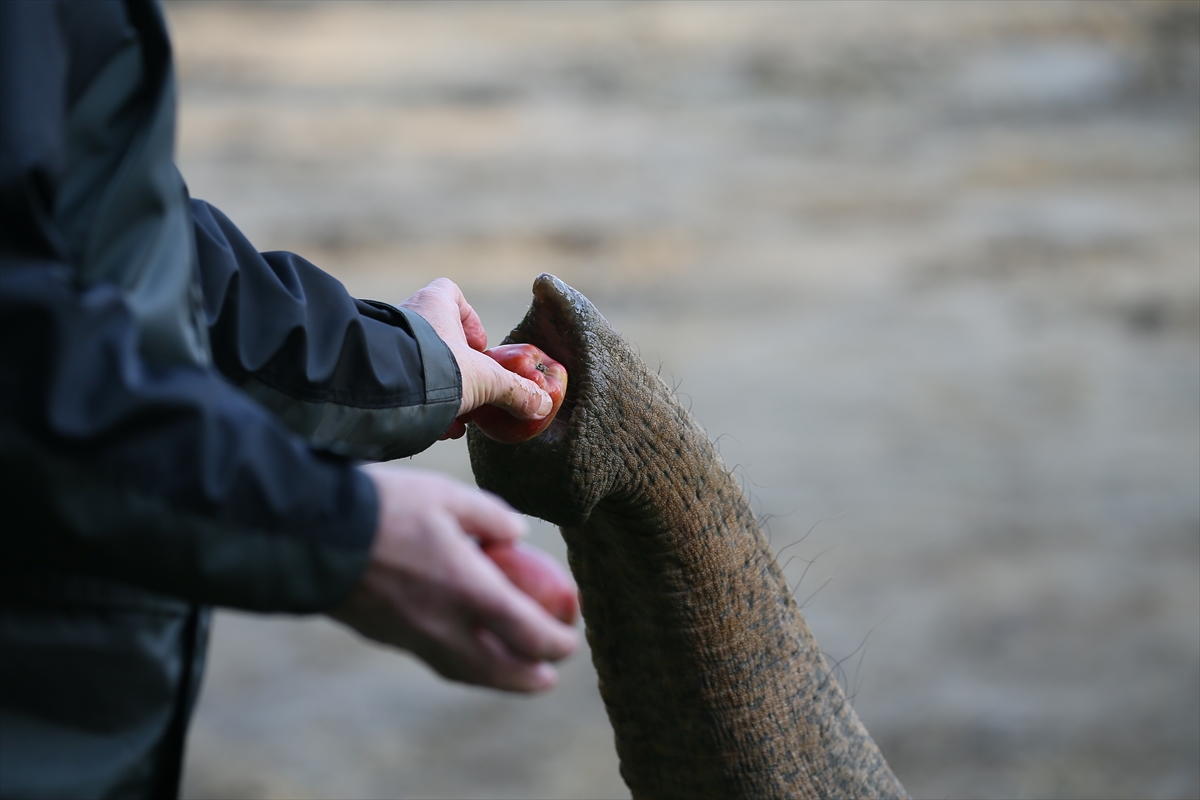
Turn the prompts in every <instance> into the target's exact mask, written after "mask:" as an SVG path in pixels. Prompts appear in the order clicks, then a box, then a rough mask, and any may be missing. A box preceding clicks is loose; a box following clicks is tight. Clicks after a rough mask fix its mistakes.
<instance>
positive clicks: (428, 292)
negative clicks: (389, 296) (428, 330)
mask: <svg viewBox="0 0 1200 800" xmlns="http://www.w3.org/2000/svg"><path fill="white" fill-rule="evenodd" d="M400 305H401V306H403V307H404V308H407V309H410V310H412V311H415V312H417V313H418V314H420V315H421V316H422V317H424V318H425V321H426V322H428V323H429V324H430V326H432V327H433V329H434V330H435V331H436V332H437V334H438V336H440V337H441V338H442V340H443V341H444V342H446V344H448V345H449V346H450V347H451V349H453V348H454V346H455V345H456V344H459V343H462V342H465V343H466V344H467V346H468V347H470V348H471V349H472V350H478V351H483V350H485V349H486V348H487V332H486V331H484V329H483V323H482V322H481V321H480V319H479V315H478V314H476V313H475V309H474V308H472V307H471V304H470V303H468V302H467V299H466V298H465V297H464V296H463V293H462V290H461V289H459V288H458V285H457V284H456V283H454V281H452V280H450V279H449V278H438V279H437V280H434V281H431V282H430V283H429V284H428V285H426V286H425V287H424V288H422V289H419V290H418V291H416V292H414V293H413V296H412V297H410V298H408V299H407V300H405V301H404V302H403V303H401V304H400Z"/></svg>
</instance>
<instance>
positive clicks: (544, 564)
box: [483, 542, 579, 625]
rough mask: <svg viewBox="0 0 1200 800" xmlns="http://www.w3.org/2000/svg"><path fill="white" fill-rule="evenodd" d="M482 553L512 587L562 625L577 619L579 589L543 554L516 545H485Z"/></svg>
mask: <svg viewBox="0 0 1200 800" xmlns="http://www.w3.org/2000/svg"><path fill="white" fill-rule="evenodd" d="M483 552H484V554H485V555H487V557H488V558H490V559H491V560H492V561H493V562H494V563H495V564H496V566H497V567H499V568H500V571H501V572H503V573H504V574H505V575H506V576H507V577H508V579H509V580H510V581H511V582H512V584H513V585H514V586H516V587H517V588H518V589H520V590H521V591H522V592H524V593H525V594H527V595H529V596H530V597H532V598H533V599H534V600H536V601H537V604H538V605H540V606H541V607H542V608H544V609H546V610H547V611H548V612H550V613H551V614H553V615H554V616H555V617H557V618H558V619H559V620H561V621H562V622H565V623H566V624H568V625H574V624H575V620H576V619H578V617H579V590H578V589H576V588H575V581H573V580H571V575H570V574H569V573H568V572H567V571H566V570H564V569H563V568H562V567H561V566H559V564H558V562H557V561H555V560H554V559H553V558H551V557H550V556H549V555H547V554H546V553H543V552H542V551H541V550H538V549H536V548H533V547H529V546H527V545H523V544H520V543H519V542H503V543H498V544H486V545H484V546H483Z"/></svg>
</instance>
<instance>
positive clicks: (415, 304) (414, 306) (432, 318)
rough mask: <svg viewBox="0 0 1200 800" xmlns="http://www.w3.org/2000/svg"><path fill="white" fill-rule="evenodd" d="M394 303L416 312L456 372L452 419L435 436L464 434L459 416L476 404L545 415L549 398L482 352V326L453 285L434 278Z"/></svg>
mask: <svg viewBox="0 0 1200 800" xmlns="http://www.w3.org/2000/svg"><path fill="white" fill-rule="evenodd" d="M400 305H401V306H402V307H404V308H407V309H409V310H410V311H415V312H417V313H418V314H420V315H421V316H422V317H424V318H425V321H426V322H428V323H429V324H430V325H431V326H432V327H433V329H434V330H435V331H437V334H438V336H440V337H442V341H444V342H445V343H446V345H447V346H448V347H449V348H450V352H451V353H453V354H454V358H455V360H456V361H457V362H458V371H459V372H460V373H462V382H463V386H462V389H463V396H462V405H460V406H459V410H458V418H457V419H455V420H454V422H453V423H452V424H451V425H450V427H449V428H448V429H447V430H446V432H445V433H444V434H442V437H441V438H443V439H457V438H459V437H460V436H462V435H463V434H464V433H465V432H466V430H467V428H466V420H465V419H464V416H465V415H466V414H469V413H470V412H472V411H474V410H475V409H476V408H479V406H482V405H495V406H500V407H501V408H503V409H505V410H506V411H508V412H510V413H511V414H513V415H514V416H516V417H518V418H520V419H541V418H542V417H545V416H546V415H547V414H549V413H550V410H551V409H552V408H553V403H552V402H551V401H550V395H548V394H546V393H545V392H544V391H542V390H541V389H539V388H538V387H537V385H536V384H535V383H533V382H532V381H529V380H526V379H525V378H522V377H520V376H519V375H517V374H516V373H513V372H509V371H508V370H506V369H505V368H504V367H502V366H500V365H499V364H497V363H496V361H495V360H493V359H491V358H489V357H488V356H485V355H484V354H483V351H484V350H486V349H487V333H486V332H485V331H484V330H483V323H482V322H480V321H479V315H478V314H476V313H475V309H473V308H471V304H470V303H468V302H467V300H466V298H465V297H463V293H462V290H461V289H459V288H458V286H457V285H456V284H455V283H454V282H453V281H451V280H449V279H448V278H438V279H437V280H435V281H433V282H432V283H430V284H429V285H428V286H426V287H425V288H424V289H421V290H420V291H418V292H417V293H416V294H414V295H413V296H412V297H410V298H408V299H407V300H405V301H404V302H403V303H401V304H400Z"/></svg>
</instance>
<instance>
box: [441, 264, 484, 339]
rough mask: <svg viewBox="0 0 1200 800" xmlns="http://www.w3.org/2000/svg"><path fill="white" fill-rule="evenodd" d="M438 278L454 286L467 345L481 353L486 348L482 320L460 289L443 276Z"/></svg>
mask: <svg viewBox="0 0 1200 800" xmlns="http://www.w3.org/2000/svg"><path fill="white" fill-rule="evenodd" d="M440 280H445V281H446V283H449V284H450V285H451V286H454V290H455V292H456V293H457V295H458V311H459V319H460V321H461V322H462V329H463V333H464V334H465V335H466V337H467V345H468V346H469V347H470V348H471V349H472V350H478V351H479V352H481V353H482V352H483V351H484V350H486V349H487V332H486V331H485V330H484V329H483V322H481V321H480V319H479V315H478V314H476V313H475V309H474V308H472V307H471V304H470V303H468V302H467V298H465V297H463V293H462V290H460V289H459V288H458V286H456V285H455V284H453V283H451V282H450V281H449V280H447V279H445V278H441V279H440Z"/></svg>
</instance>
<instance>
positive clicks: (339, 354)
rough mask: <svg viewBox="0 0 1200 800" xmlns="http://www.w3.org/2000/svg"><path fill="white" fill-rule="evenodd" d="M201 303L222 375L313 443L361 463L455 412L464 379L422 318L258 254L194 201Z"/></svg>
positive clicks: (441, 424) (402, 446) (296, 260)
mask: <svg viewBox="0 0 1200 800" xmlns="http://www.w3.org/2000/svg"><path fill="white" fill-rule="evenodd" d="M192 219H193V221H194V224H195V232H196V247H197V252H198V254H199V264H200V279H201V285H202V287H203V294H204V310H205V315H206V317H207V321H208V325H209V340H210V342H211V344H212V352H213V360H214V362H215V363H216V365H217V367H218V368H219V369H220V370H221V372H222V373H224V374H225V375H226V377H228V378H229V379H230V380H232V381H233V382H234V383H236V384H237V385H238V386H239V387H240V388H241V389H242V390H243V391H245V392H246V393H247V394H249V395H251V396H252V397H254V398H255V399H256V400H257V401H258V402H260V403H261V404H262V405H263V406H265V407H266V408H268V409H270V410H271V411H273V412H274V413H275V414H276V415H277V416H278V417H279V418H280V419H281V420H283V422H284V423H285V424H286V425H287V426H288V427H289V428H291V429H292V430H293V431H295V432H296V433H298V434H300V435H302V436H304V437H305V438H306V439H308V441H309V442H310V443H312V444H313V445H315V446H317V447H320V448H322V449H326V450H330V451H333V452H335V453H339V454H342V455H347V456H352V457H354V458H364V459H371V460H377V461H382V460H387V459H393V458H400V457H402V456H409V455H412V454H414V453H417V452H419V451H421V450H424V449H425V448H426V447H428V446H429V445H430V444H432V443H433V442H434V441H435V440H436V439H437V437H438V436H440V435H441V434H442V433H443V432H444V431H445V430H446V428H448V427H449V426H450V423H451V422H453V420H454V417H455V416H456V415H457V414H458V409H459V404H460V401H461V399H462V379H461V377H460V375H459V371H458V365H457V364H456V362H455V360H454V356H453V355H452V354H451V353H450V350H449V348H448V347H446V345H445V343H443V342H442V340H441V338H440V337H439V336H438V335H437V334H436V333H435V332H434V330H433V328H432V327H430V325H429V323H427V322H426V321H425V320H424V319H422V318H421V316H420V315H418V314H415V313H413V312H411V311H407V310H404V309H398V308H394V307H392V306H389V305H387V304H385V303H379V302H374V301H364V300H355V299H353V298H351V297H350V296H349V295H348V294H347V293H346V290H345V288H344V287H343V286H342V285H341V283H339V282H338V281H337V280H335V279H334V278H333V277H331V276H330V275H328V274H326V273H324V272H322V271H321V270H319V269H318V268H317V267H315V266H313V265H312V264H310V263H309V262H308V261H305V260H304V259H303V258H300V257H299V256H296V255H293V254H292V253H283V252H272V253H259V252H257V251H256V250H255V249H254V247H253V246H252V245H251V244H250V242H248V241H247V240H246V238H245V237H244V236H243V235H242V234H241V232H240V231H239V230H238V229H237V228H236V227H234V225H233V224H232V223H231V222H230V221H229V220H228V219H227V218H226V217H225V216H224V215H223V214H222V213H221V212H220V211H218V210H217V209H215V208H213V207H212V206H210V205H208V204H207V203H204V202H203V201H199V200H193V201H192Z"/></svg>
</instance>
